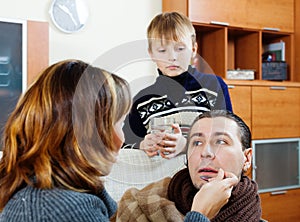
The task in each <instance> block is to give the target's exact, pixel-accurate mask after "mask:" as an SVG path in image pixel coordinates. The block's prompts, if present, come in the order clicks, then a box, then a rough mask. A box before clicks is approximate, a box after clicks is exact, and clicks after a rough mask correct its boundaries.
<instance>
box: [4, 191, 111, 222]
mask: <svg viewBox="0 0 300 222" xmlns="http://www.w3.org/2000/svg"><path fill="white" fill-rule="evenodd" d="M5 208H7V211H6V210H5ZM5 208H4V211H3V213H4V214H6V213H5V212H7V217H10V216H12V215H11V213H9V212H11V210H13V211H14V212H15V214H20V215H25V217H26V215H27V214H29V213H30V214H31V215H27V216H30V217H33V218H38V217H39V216H40V215H44V217H53V218H56V219H59V218H61V217H68V218H69V217H71V218H73V217H77V218H80V217H82V216H83V215H87V214H90V215H93V216H95V217H98V219H99V218H101V217H102V216H104V217H107V218H109V217H110V216H112V214H113V213H114V212H115V211H116V208H117V206H116V203H115V202H114V201H113V200H112V199H109V196H108V194H107V193H103V195H100V197H99V196H96V195H93V194H88V193H82V192H76V191H73V190H67V189H59V188H53V189H38V188H34V187H31V186H27V187H25V188H23V189H21V190H20V191H18V192H17V193H16V194H15V195H14V196H13V198H12V199H11V200H10V201H9V202H8V203H7V205H6V206H5ZM25 208H26V209H25ZM98 211H99V212H100V214H102V215H100V214H99V215H98V216H97V215H95V213H94V212H98ZM66 212H68V215H64V214H65V213H66ZM97 214H98V213H97ZM90 219H91V220H89V218H86V221H93V218H92V216H91V218H90ZM50 221H52V220H50ZM53 221H55V220H53ZM74 221H76V220H74Z"/></svg>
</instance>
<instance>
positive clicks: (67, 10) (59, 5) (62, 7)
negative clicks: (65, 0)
mask: <svg viewBox="0 0 300 222" xmlns="http://www.w3.org/2000/svg"><path fill="white" fill-rule="evenodd" d="M58 7H59V8H60V9H61V10H63V11H64V12H65V13H67V14H68V15H69V16H70V18H71V19H72V21H73V23H74V24H75V25H77V21H76V20H75V19H74V17H73V15H72V13H71V12H70V10H69V9H68V8H67V7H66V6H65V5H61V4H58Z"/></svg>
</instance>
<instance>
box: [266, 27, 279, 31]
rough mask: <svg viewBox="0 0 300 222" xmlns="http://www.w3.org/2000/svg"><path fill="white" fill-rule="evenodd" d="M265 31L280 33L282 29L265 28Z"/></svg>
mask: <svg viewBox="0 0 300 222" xmlns="http://www.w3.org/2000/svg"><path fill="white" fill-rule="evenodd" d="M263 30H265V31H275V32H279V31H280V28H272V27H264V28H263Z"/></svg>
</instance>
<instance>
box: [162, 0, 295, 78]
mask: <svg viewBox="0 0 300 222" xmlns="http://www.w3.org/2000/svg"><path fill="white" fill-rule="evenodd" d="M225 5H226V7H224V6H225ZM163 11H179V12H181V13H184V14H186V15H187V16H188V17H189V18H190V20H191V21H192V22H193V24H194V27H195V29H196V34H197V42H198V47H199V50H198V54H199V55H200V56H201V57H202V58H203V59H204V60H205V61H206V62H207V63H208V64H209V65H210V66H211V69H212V70H213V72H214V73H215V74H217V75H219V76H222V77H223V78H226V73H227V70H229V69H250V70H254V71H255V77H254V78H255V79H256V80H262V79H263V77H262V54H263V53H264V51H263V49H264V46H265V45H267V44H270V43H274V42H280V41H283V42H285V61H286V63H287V65H288V68H287V80H288V81H297V80H300V77H298V75H296V74H295V72H294V69H295V67H294V66H295V64H294V60H295V54H294V53H295V52H294V1H293V0H279V1H276V4H274V3H273V1H271V0H266V1H259V0H253V1H239V0H227V1H225V0H211V1H207V0H184V1H173V0H163Z"/></svg>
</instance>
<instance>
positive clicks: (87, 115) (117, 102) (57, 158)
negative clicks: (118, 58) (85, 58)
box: [0, 60, 131, 221]
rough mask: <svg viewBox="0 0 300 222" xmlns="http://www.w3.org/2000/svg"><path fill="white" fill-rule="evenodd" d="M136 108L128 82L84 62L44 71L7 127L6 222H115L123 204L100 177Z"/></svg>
mask: <svg viewBox="0 0 300 222" xmlns="http://www.w3.org/2000/svg"><path fill="white" fill-rule="evenodd" d="M130 107H131V95H130V91H129V86H128V84H127V82H126V81H125V80H123V79H122V78H120V77H118V76H116V75H114V74H111V73H108V72H107V71H104V70H101V69H99V68H95V67H92V66H90V65H88V64H86V63H84V62H82V61H78V60H67V61H62V62H58V63H56V64H54V65H52V66H50V67H48V68H47V69H46V70H45V71H44V72H43V73H41V75H40V76H39V77H38V79H37V80H36V81H35V82H34V83H33V84H32V85H31V87H30V88H29V89H28V90H27V92H26V93H25V94H24V96H23V97H22V98H21V99H20V100H19V102H18V104H17V106H16V108H15V110H14V111H13V113H12V114H11V116H10V118H9V120H8V122H7V124H6V128H5V132H4V138H3V139H4V140H3V142H4V148H3V158H2V160H1V162H0V212H1V216H0V221H109V218H110V217H111V216H112V215H113V214H114V213H115V211H116V209H117V204H116V202H115V201H114V200H113V199H112V198H111V197H110V196H109V195H108V193H107V192H106V190H105V188H104V186H103V182H102V180H101V178H100V177H101V176H105V175H107V174H108V173H109V172H110V169H111V167H112V164H113V163H114V162H115V161H116V156H117V155H118V152H119V149H120V147H121V146H122V144H123V142H124V134H123V131H122V127H123V121H124V119H125V115H126V114H127V113H128V111H129V109H130Z"/></svg>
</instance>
